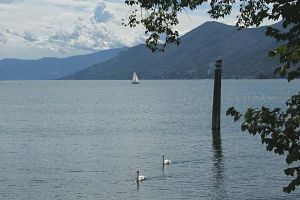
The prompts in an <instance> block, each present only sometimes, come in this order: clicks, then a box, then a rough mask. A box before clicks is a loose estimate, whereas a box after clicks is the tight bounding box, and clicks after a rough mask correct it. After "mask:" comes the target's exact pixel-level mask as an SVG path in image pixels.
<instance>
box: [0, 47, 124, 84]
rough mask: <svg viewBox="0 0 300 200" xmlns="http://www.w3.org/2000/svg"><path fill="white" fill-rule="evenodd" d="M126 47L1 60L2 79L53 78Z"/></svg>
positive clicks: (90, 63) (103, 59)
mask: <svg viewBox="0 0 300 200" xmlns="http://www.w3.org/2000/svg"><path fill="white" fill-rule="evenodd" d="M125 49H126V48H125V47H124V48H118V49H110V50H104V51H100V52H96V53H91V54H86V55H79V56H71V57H67V58H54V57H47V58H41V59H38V60H21V59H3V60H0V80H51V79H52V80H53V79H58V78H61V77H63V76H66V75H69V74H73V73H75V72H77V71H80V70H83V69H85V68H87V67H89V66H91V65H94V64H97V63H100V62H103V61H105V60H108V59H110V58H112V57H114V56H116V55H117V54H118V53H119V52H121V51H124V50H125Z"/></svg>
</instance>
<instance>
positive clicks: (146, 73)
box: [63, 22, 279, 80]
mask: <svg viewBox="0 0 300 200" xmlns="http://www.w3.org/2000/svg"><path fill="white" fill-rule="evenodd" d="M275 26H279V25H278V24H275ZM265 31H266V27H265V26H263V27H259V28H249V29H243V30H237V27H235V26H230V25H225V24H221V23H218V22H206V23H204V24H202V25H201V26H199V27H197V28H195V29H194V30H192V31H190V32H188V33H187V34H185V35H184V36H182V37H181V43H180V45H179V46H176V45H170V46H168V47H167V48H166V49H165V52H155V53H152V52H151V51H150V50H149V49H147V48H146V47H145V45H143V44H141V45H138V46H135V47H132V48H129V49H127V50H126V51H122V52H120V53H119V54H118V55H117V56H115V57H113V58H111V59H108V60H106V61H104V62H101V63H98V64H95V65H93V66H90V67H88V68H86V69H84V70H82V71H79V72H76V73H74V74H71V75H68V76H65V77H63V79H75V80H77V79H130V78H131V77H132V74H133V72H136V73H137V74H138V75H139V77H140V78H142V79H202V78H211V77H212V76H213V73H212V72H213V69H214V62H215V60H216V59H217V58H218V57H221V58H222V60H223V67H222V76H223V78H266V77H268V78H271V77H273V71H274V68H275V67H277V66H278V65H279V61H278V59H274V58H270V57H268V52H269V51H270V50H272V49H274V48H275V47H276V46H277V45H278V43H277V42H276V40H274V39H272V38H268V37H266V36H265Z"/></svg>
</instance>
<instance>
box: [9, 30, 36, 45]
mask: <svg viewBox="0 0 300 200" xmlns="http://www.w3.org/2000/svg"><path fill="white" fill-rule="evenodd" d="M6 33H9V34H11V35H14V36H18V37H20V38H23V39H24V40H25V41H26V42H35V41H37V40H38V39H37V37H36V36H35V35H34V34H33V33H31V32H29V31H23V32H20V33H19V32H16V31H13V30H10V29H6Z"/></svg>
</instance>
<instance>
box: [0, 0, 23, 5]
mask: <svg viewBox="0 0 300 200" xmlns="http://www.w3.org/2000/svg"><path fill="white" fill-rule="evenodd" d="M18 1H23V0H0V4H5V3H14V2H18Z"/></svg>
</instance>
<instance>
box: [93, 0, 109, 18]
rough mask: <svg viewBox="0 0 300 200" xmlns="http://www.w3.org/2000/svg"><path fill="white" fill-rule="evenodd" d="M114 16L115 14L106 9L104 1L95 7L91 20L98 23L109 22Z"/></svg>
mask: <svg viewBox="0 0 300 200" xmlns="http://www.w3.org/2000/svg"><path fill="white" fill-rule="evenodd" d="M112 18H113V15H112V14H111V13H110V12H109V11H108V10H107V9H106V5H105V3H104V2H99V3H98V4H97V6H96V8H95V9H94V15H93V16H92V18H91V20H92V21H95V22H97V23H100V22H107V21H109V20H111V19H112Z"/></svg>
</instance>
